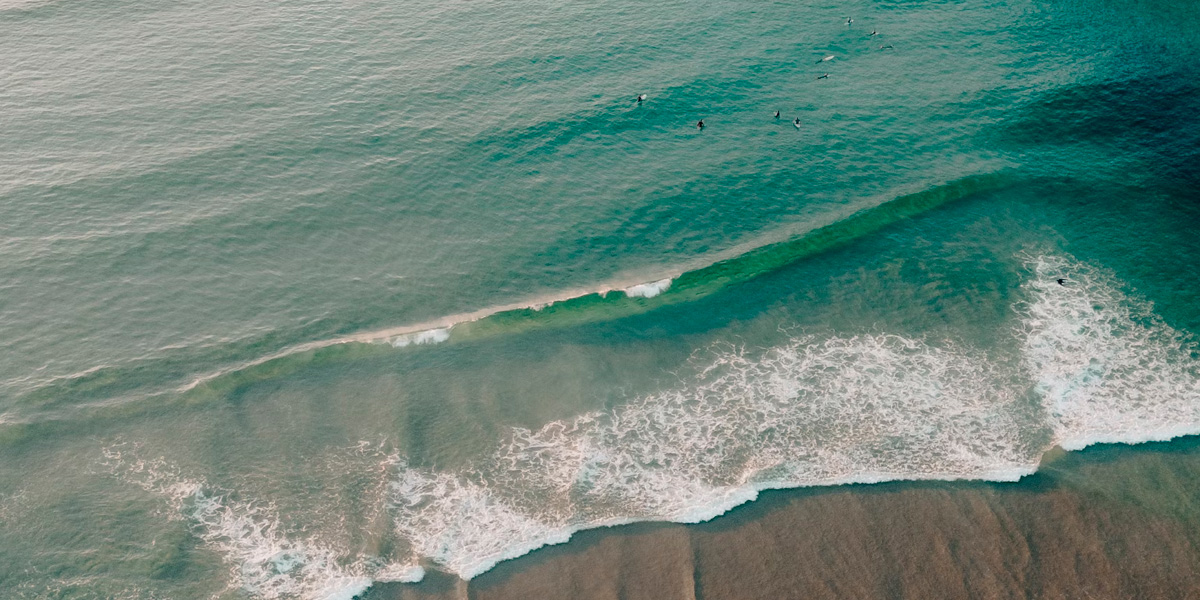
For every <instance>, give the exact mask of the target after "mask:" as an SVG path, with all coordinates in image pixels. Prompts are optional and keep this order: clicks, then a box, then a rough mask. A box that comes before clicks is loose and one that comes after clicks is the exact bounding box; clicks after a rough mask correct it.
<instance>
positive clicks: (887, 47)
mask: <svg viewBox="0 0 1200 600" xmlns="http://www.w3.org/2000/svg"><path fill="white" fill-rule="evenodd" d="M894 48H895V46H893V45H891V44H888V45H886V46H880V47H879V49H880V50H892V49H894Z"/></svg>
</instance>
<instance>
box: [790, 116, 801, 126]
mask: <svg viewBox="0 0 1200 600" xmlns="http://www.w3.org/2000/svg"><path fill="white" fill-rule="evenodd" d="M792 125H795V126H796V129H800V117H796V120H794V121H792Z"/></svg>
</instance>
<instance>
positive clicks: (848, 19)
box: [846, 17, 854, 27]
mask: <svg viewBox="0 0 1200 600" xmlns="http://www.w3.org/2000/svg"><path fill="white" fill-rule="evenodd" d="M853 24H854V19H851V18H850V17H846V27H849V26H851V25H853Z"/></svg>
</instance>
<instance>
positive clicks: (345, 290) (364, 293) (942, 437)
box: [0, 0, 1200, 599]
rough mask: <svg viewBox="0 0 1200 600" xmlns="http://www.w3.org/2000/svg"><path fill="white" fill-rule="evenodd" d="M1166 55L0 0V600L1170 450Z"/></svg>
mask: <svg viewBox="0 0 1200 600" xmlns="http://www.w3.org/2000/svg"><path fill="white" fill-rule="evenodd" d="M849 15H852V16H853V17H854V19H855V20H854V23H853V24H852V25H850V26H847V25H846V23H845V19H846V17H847V16H849ZM1197 26H1200V9H1198V8H1196V7H1193V6H1191V5H1188V4H1186V3H1170V2H1165V1H1164V2H1132V1H1119V0H1108V1H1092V2H1083V1H1070V0H1061V1H1056V0H1048V1H995V2H985V1H975V0H966V1H962V2H844V3H840V4H826V5H810V4H803V3H801V4H788V3H773V4H767V3H740V2H702V3H680V2H667V3H660V4H655V5H653V6H636V7H634V6H631V5H624V4H617V3H603V2H581V3H571V4H568V5H561V4H547V3H537V2H528V1H523V2H473V3H444V2H416V3H404V4H396V3H377V2H324V1H312V0H304V1H296V2H284V3H271V4H267V5H258V6H252V5H245V4H244V3H228V2H222V1H217V2H207V3H198V2H180V3H174V4H170V5H158V4H147V3H143V2H137V1H123V2H117V3H99V4H97V3H78V2H70V1H69V0H0V55H2V56H4V60H3V61H0V115H3V117H0V131H2V132H3V134H2V135H0V210H2V212H0V214H3V216H4V218H3V219H0V339H3V340H5V344H4V349H3V354H2V360H0V595H3V596H4V597H16V598H93V597H106V598H107V597H114V598H130V599H132V598H212V597H219V598H304V599H317V598H349V597H351V596H352V595H354V594H356V593H359V592H361V591H363V590H365V589H367V587H368V586H369V585H370V583H371V582H373V581H387V580H393V581H394V580H402V581H411V580H417V579H419V578H420V576H421V573H422V572H423V570H424V569H438V570H444V571H448V572H450V573H453V574H456V575H458V576H461V577H464V578H470V577H472V576H474V575H477V574H478V573H480V572H483V571H485V570H487V569H488V568H490V567H491V566H492V565H494V564H495V563H496V562H497V561H499V560H503V559H505V558H510V557H514V556H518V555H520V554H523V553H525V552H527V551H528V550H530V549H532V548H535V547H538V546H540V545H543V544H546V543H553V542H560V541H563V540H565V539H566V538H567V537H569V535H570V533H571V532H572V531H575V530H578V529H580V528H586V527H594V526H599V525H604V524H612V523H619V522H628V521H634V520H676V521H685V522H686V521H696V520H703V519H707V518H711V517H714V516H716V515H718V514H720V513H721V512H723V511H725V510H727V509H728V508H730V507H732V506H734V505H736V504H739V503H741V502H745V501H747V500H750V499H752V498H753V497H754V496H755V494H756V493H757V492H758V491H760V490H762V489H767V488H775V487H795V486H805V485H823V484H830V483H839V482H869V481H878V480H884V479H959V478H973V479H997V480H1008V479H1013V478H1016V477H1019V476H1021V475H1022V474H1026V473H1029V472H1031V471H1032V470H1033V469H1035V468H1036V465H1037V463H1038V460H1039V458H1040V456H1041V453H1042V452H1043V451H1045V450H1046V449H1047V448H1049V447H1051V446H1053V445H1055V444H1059V445H1063V446H1064V447H1067V448H1080V447H1083V446H1085V445H1087V444H1090V443H1094V442H1097V441H1105V442H1137V441H1142V440H1147V439H1165V438H1169V437H1172V436H1176V435H1182V434H1187V433H1196V432H1200V354H1197V349H1196V346H1195V341H1194V340H1195V337H1194V336H1195V332H1196V331H1200V309H1198V308H1197V307H1196V306H1195V302H1194V299H1195V298H1196V294H1197V292H1198V291H1200V283H1198V282H1197V279H1196V277H1195V273H1196V266H1197V265H1198V264H1200V241H1197V237H1196V236H1195V234H1194V232H1195V228H1196V225H1197V224H1198V223H1200V204H1198V203H1197V201H1196V199H1197V197H1198V196H1197V189H1198V184H1200V178H1198V176H1197V173H1200V117H1198V116H1197V115H1198V114H1200V112H1198V109H1200V100H1197V98H1200V96H1198V95H1197V92H1198V91H1200V89H1198V87H1197V84H1196V83H1195V81H1196V75H1197V74H1198V73H1200V61H1197V59H1196V58H1195V57H1196V56H1197V50H1200V38H1198V37H1197V35H1196V33H1195V32H1196V31H1197ZM873 30H877V31H878V32H879V35H877V36H871V35H870V33H871V32H872V31H873ZM888 46H890V47H888ZM881 47H882V48H881ZM829 55H832V56H834V58H833V59H831V60H828V61H823V62H818V61H820V60H821V59H822V58H824V57H826V56H829ZM825 73H828V74H829V77H828V78H826V79H817V77H818V76H820V75H823V74H825ZM642 93H645V94H647V100H646V101H645V102H643V103H641V104H638V103H637V102H635V101H634V99H635V98H636V96H637V95H638V94H642ZM776 110H778V111H780V112H781V118H780V119H779V120H776V119H774V118H773V113H774V111H776ZM794 118H799V119H800V120H801V125H800V127H799V128H797V127H793V126H792V123H791V121H792V119H794ZM699 119H704V121H705V123H706V125H707V127H705V128H704V129H703V130H699V129H697V128H696V127H695V126H694V124H695V122H696V121H697V120H699ZM1059 278H1064V279H1065V280H1066V283H1067V285H1059V284H1058V283H1056V280H1057V279H1059Z"/></svg>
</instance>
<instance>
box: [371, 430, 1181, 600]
mask: <svg viewBox="0 0 1200 600" xmlns="http://www.w3.org/2000/svg"><path fill="white" fill-rule="evenodd" d="M368 598H369V599H370V600H380V599H389V600H391V599H403V600H418V599H421V600H424V599H429V600H432V599H439V600H440V599H451V598H456V599H462V598H472V599H478V600H528V599H543V598H545V599H558V598H564V599H566V598H569V599H577V600H593V599H594V600H601V599H605V600H617V599H620V600H632V599H647V600H651V599H654V600H675V599H679V600H685V599H686V600H698V599H704V600H752V599H764V600H765V599H772V600H779V599H790V598H796V599H800V598H804V599H813V600H815V599H826V598H922V599H926V598H986V599H993V598H994V599H1007V598H1037V599H1056V598H1064V599H1066V598H1070V599H1081V600H1088V599H1102V598H1103V599H1108V598H1113V599H1117V598H1121V599H1133V598H1136V599H1143V598H1145V599H1151V598H1163V599H1175V598H1179V599H1189V598H1196V599H1200V439H1197V438H1186V439H1182V440H1176V441H1174V442H1170V443H1158V444H1145V445H1140V446H1119V445H1118V446H1100V447H1095V448H1090V449H1088V450H1085V451H1083V452H1077V453H1068V454H1065V455H1062V456H1060V457H1058V458H1056V459H1055V460H1053V461H1049V462H1048V464H1046V465H1044V466H1043V468H1042V470H1041V471H1040V472H1039V473H1038V474H1037V475H1033V476H1031V477H1027V478H1026V479H1024V480H1022V481H1021V482H1019V483H1011V484H991V483H969V482H963V483H953V482H950V483H946V482H929V483H888V484H878V485H862V486H842V487H836V488H824V489H801V490H787V491H778V492H768V493H765V494H763V495H762V496H761V497H760V498H759V500H757V501H756V502H753V503H750V504H747V505H744V506H742V507H739V508H738V509H735V510H733V511H731V512H730V513H729V514H727V515H725V516H722V517H720V518H717V519H715V520H713V521H711V522H708V523H703V524H699V525H678V524H668V523H646V524H637V525H630V526H623V527H617V528H611V529H602V530H592V531H585V532H581V533H578V534H576V536H575V538H574V539H572V540H571V541H570V542H569V543H567V544H563V545H559V546H552V547H548V548H544V549H541V550H538V551H536V552H534V553H532V554H529V555H527V556H524V557H521V558H518V559H515V560H511V561H508V562H505V563H503V564H501V565H499V566H498V567H496V568H495V569H493V570H492V571H489V572H488V573H485V574H483V575H481V576H480V577H478V578H476V579H474V580H472V581H470V582H464V581H461V580H459V579H457V578H456V577H452V576H447V575H444V574H439V573H436V572H432V571H431V572H430V574H429V576H428V577H427V578H426V580H425V581H424V582H422V583H420V584H416V585H412V584H381V585H377V586H376V587H375V588H374V589H372V590H371V592H370V593H369V594H368Z"/></svg>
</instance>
